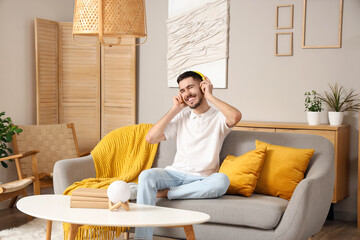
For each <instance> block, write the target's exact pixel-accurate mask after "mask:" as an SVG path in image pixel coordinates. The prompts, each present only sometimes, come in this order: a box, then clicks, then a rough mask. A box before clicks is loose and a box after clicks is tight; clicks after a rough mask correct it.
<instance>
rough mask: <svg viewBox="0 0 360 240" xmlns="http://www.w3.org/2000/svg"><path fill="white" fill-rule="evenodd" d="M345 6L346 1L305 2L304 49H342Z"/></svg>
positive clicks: (308, 0)
mask: <svg viewBox="0 0 360 240" xmlns="http://www.w3.org/2000/svg"><path fill="white" fill-rule="evenodd" d="M343 4H344V0H320V1H319V0H304V3H303V31H302V48H309V49H311V48H341V45H342V24H343ZM319 15H321V18H320V17H319Z"/></svg>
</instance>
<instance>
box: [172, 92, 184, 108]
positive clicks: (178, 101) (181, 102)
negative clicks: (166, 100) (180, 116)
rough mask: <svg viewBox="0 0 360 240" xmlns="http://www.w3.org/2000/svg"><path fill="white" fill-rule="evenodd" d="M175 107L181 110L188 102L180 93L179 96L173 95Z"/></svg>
mask: <svg viewBox="0 0 360 240" xmlns="http://www.w3.org/2000/svg"><path fill="white" fill-rule="evenodd" d="M173 107H174V108H176V109H178V110H179V111H181V110H182V109H184V108H185V107H186V104H185V102H184V100H183V98H182V96H181V94H180V93H179V94H178V95H177V96H174V97H173Z"/></svg>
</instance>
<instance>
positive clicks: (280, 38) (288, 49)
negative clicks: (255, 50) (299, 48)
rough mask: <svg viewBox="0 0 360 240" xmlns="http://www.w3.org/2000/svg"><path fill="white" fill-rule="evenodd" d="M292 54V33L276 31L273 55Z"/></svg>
mask: <svg viewBox="0 0 360 240" xmlns="http://www.w3.org/2000/svg"><path fill="white" fill-rule="evenodd" d="M292 55H293V33H292V32H277V33H275V56H292Z"/></svg>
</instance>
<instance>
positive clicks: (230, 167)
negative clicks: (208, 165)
mask: <svg viewBox="0 0 360 240" xmlns="http://www.w3.org/2000/svg"><path fill="white" fill-rule="evenodd" d="M265 151H266V147H260V148H256V149H255V150H252V151H250V152H247V153H245V154H243V155H241V156H239V157H235V156H232V155H228V156H227V157H226V158H225V160H224V162H223V163H222V164H221V167H220V170H219V172H220V173H225V174H226V175H227V176H228V177H229V179H230V186H229V188H228V190H227V193H228V194H240V195H243V196H246V197H249V196H250V195H251V194H252V193H253V192H254V190H255V187H256V182H257V180H258V177H259V174H260V171H261V168H262V166H263V164H264V159H265Z"/></svg>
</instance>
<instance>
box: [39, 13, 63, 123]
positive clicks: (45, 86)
mask: <svg viewBox="0 0 360 240" xmlns="http://www.w3.org/2000/svg"><path fill="white" fill-rule="evenodd" d="M57 38H58V25H57V22H54V21H49V20H45V19H38V18H36V19H35V49H36V51H35V52H36V56H35V58H36V96H37V98H36V103H37V104H36V107H37V108H36V122H37V124H54V123H58V96H59V95H58V88H57V86H58V64H57V60H58V50H57V49H58V41H57Z"/></svg>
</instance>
